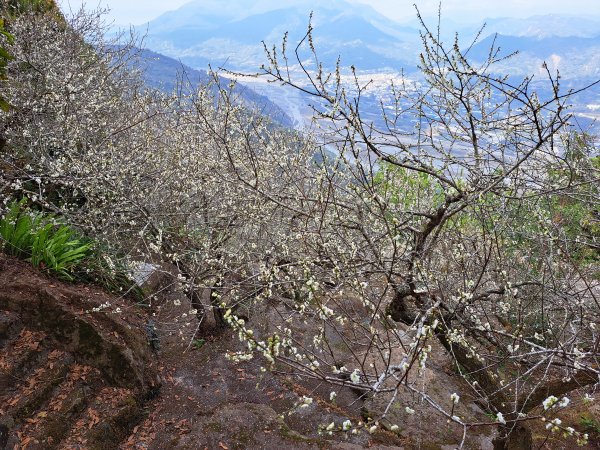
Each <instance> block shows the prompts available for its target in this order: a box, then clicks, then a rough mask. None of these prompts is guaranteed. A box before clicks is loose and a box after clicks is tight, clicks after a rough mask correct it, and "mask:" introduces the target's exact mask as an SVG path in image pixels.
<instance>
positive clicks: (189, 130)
mask: <svg viewBox="0 0 600 450" xmlns="http://www.w3.org/2000/svg"><path fill="white" fill-rule="evenodd" d="M1 14H2V17H3V22H2V28H1V30H0V31H1V35H0V47H1V51H0V99H1V102H2V103H1V106H2V110H1V111H0V168H1V171H0V200H1V201H0V212H1V214H0V248H1V249H2V252H3V253H5V254H6V255H11V256H13V257H16V258H20V259H23V260H27V261H29V262H30V263H31V264H32V265H33V266H35V267H37V268H38V269H39V270H42V271H45V272H47V273H48V274H49V275H51V276H53V277H57V278H60V279H61V280H62V281H61V282H65V283H87V284H90V285H94V286H96V287H101V288H102V289H103V290H105V291H109V292H111V293H112V294H113V295H116V296H118V297H119V303H118V305H117V303H114V304H113V303H111V302H107V303H101V304H99V305H95V306H94V308H93V310H90V311H86V313H90V314H91V313H93V314H105V315H106V316H107V317H109V318H110V317H117V318H118V317H120V315H121V314H124V313H125V311H126V312H127V314H133V315H135V317H137V318H138V319H136V320H137V322H135V321H132V322H131V323H130V327H131V328H135V327H136V326H138V328H140V327H142V328H144V327H145V328H144V329H143V330H141V329H138V332H139V333H145V335H147V336H148V345H149V346H150V347H151V348H152V350H153V351H154V353H155V354H157V355H159V356H157V357H161V356H160V355H161V351H162V350H161V349H160V345H158V342H159V341H160V340H161V339H163V340H164V342H171V341H169V339H170V340H172V341H173V340H174V341H177V342H178V343H181V341H182V339H183V342H184V343H185V345H184V349H183V350H181V353H180V354H179V353H178V354H177V355H179V356H177V358H179V359H180V360H181V361H183V362H182V364H185V361H186V358H191V357H189V356H188V354H187V353H185V351H192V350H191V349H195V350H196V351H197V352H198V353H197V355H198V354H201V353H200V352H202V351H206V352H211V353H206V354H210V355H211V357H210V358H208V357H207V358H206V359H203V360H202V361H203V364H205V366H203V367H202V369H199V373H202V374H203V376H205V377H207V378H208V377H210V376H214V377H217V376H223V377H224V379H225V378H227V382H225V381H223V385H228V386H229V388H228V389H232V390H235V389H236V388H235V387H233V388H232V387H231V386H232V384H231V383H232V379H233V377H231V376H228V375H222V372H224V371H225V370H233V369H225V367H229V366H227V364H232V365H233V364H234V363H236V364H239V367H238V366H236V367H238V368H237V369H236V370H239V371H240V373H241V374H245V373H246V372H244V371H245V370H248V371H249V373H250V374H251V376H252V377H257V382H258V379H259V378H260V377H263V376H264V377H266V378H265V379H268V380H275V381H272V383H273V385H274V386H275V385H276V386H277V388H278V389H284V388H282V387H281V386H287V387H288V390H289V391H290V392H293V393H294V395H293V396H285V395H284V394H286V395H287V393H286V392H285V391H282V397H280V399H283V400H282V401H281V402H279V403H278V401H277V400H276V395H274V396H272V397H273V398H271V396H269V397H268V398H271V399H272V401H273V404H272V405H268V408H271V407H272V409H268V408H267V407H265V406H264V404H265V402H267V400H268V398H267V397H264V396H262V397H260V399H261V400H260V401H259V400H256V402H255V403H256V404H260V405H263V406H261V407H260V408H263V409H260V408H259V409H260V411H263V412H265V411H267V412H265V415H266V416H268V423H269V427H268V429H269V430H273V429H278V430H279V431H280V432H281V430H284V429H294V430H295V429H300V428H301V427H302V426H303V422H306V423H310V425H311V427H312V429H313V432H314V436H313V437H312V438H311V439H313V438H314V439H315V440H310V439H308V440H303V439H304V438H302V439H300V441H301V442H302V444H298V447H293V446H292V447H290V448H300V445H305V444H306V446H307V448H311V447H310V446H312V445H314V446H322V447H327V446H330V447H331V448H350V447H343V446H342V447H339V446H338V447H335V445H338V444H339V442H346V441H348V442H349V443H353V444H352V445H356V446H365V447H366V446H367V445H369V443H374V445H375V444H377V445H384V444H386V445H400V443H402V445H407V446H408V447H409V448H410V447H411V446H412V447H418V446H420V445H423V446H425V444H427V442H425V441H423V439H424V436H427V432H426V430H424V429H423V426H424V424H432V423H435V424H436V426H439V428H440V430H443V431H440V433H439V435H436V436H431V445H434V444H435V445H438V446H441V445H452V446H454V447H456V448H459V447H460V448H480V447H485V446H488V447H491V446H493V448H495V449H530V448H533V447H534V446H535V447H536V448H537V447H539V446H540V445H543V443H544V442H549V443H550V444H551V445H552V446H553V447H551V448H572V447H574V446H576V445H581V446H586V445H589V446H590V447H589V448H592V447H591V446H593V445H597V442H598V434H599V433H600V428H599V426H598V423H599V422H598V421H599V420H600V418H599V416H598V409H597V407H596V406H595V400H594V397H595V396H597V394H596V389H597V387H598V380H599V375H600V365H599V359H598V358H599V345H600V334H599V333H600V329H599V327H600V201H599V198H600V156H599V149H598V148H597V146H596V144H595V137H594V136H590V135H588V134H585V133H582V132H579V131H580V130H578V129H576V128H575V127H574V126H573V122H572V116H571V112H570V109H569V101H570V99H571V96H572V95H573V93H572V92H563V91H562V90H561V85H560V80H559V78H558V76H555V75H554V74H553V72H552V71H550V70H548V71H547V73H546V74H545V76H546V77H547V79H548V83H550V85H551V86H552V89H551V90H548V91H545V92H543V93H537V92H535V91H534V90H532V88H531V86H530V79H528V78H525V79H523V80H519V81H515V80H514V77H511V78H509V77H504V76H500V75H498V74H497V72H496V69H495V67H496V65H497V64H505V60H504V59H503V58H500V57H498V54H497V53H496V49H495V48H494V47H492V48H491V49H490V50H489V52H488V54H487V57H485V58H483V59H482V61H480V62H479V63H477V65H475V63H473V62H470V61H469V60H467V58H466V56H465V53H466V50H465V51H463V50H462V49H461V47H460V45H459V41H456V43H455V44H454V45H446V44H444V43H442V42H440V41H439V40H438V35H437V34H436V32H435V31H432V30H430V29H429V28H428V27H427V24H426V23H423V22H421V27H422V36H423V48H422V54H421V63H420V70H421V72H422V73H421V75H422V80H423V82H420V83H417V84H411V85H410V86H409V85H408V84H402V83H399V84H394V85H393V86H391V87H390V92H392V94H391V96H390V98H389V99H387V103H385V104H381V108H380V109H381V120H379V121H378V122H377V123H374V122H372V121H371V120H367V119H366V118H365V117H364V116H363V109H362V107H361V94H362V93H363V92H364V91H365V89H367V86H366V85H365V84H363V83H362V82H361V81H360V78H359V77H358V75H356V73H355V72H353V73H352V74H351V75H350V77H351V80H353V83H350V84H349V83H348V82H347V78H346V77H347V76H348V74H344V78H343V77H342V73H341V69H340V68H339V67H337V68H336V67H333V70H332V72H328V71H326V69H324V68H323V66H320V65H319V64H318V61H319V55H318V53H317V51H316V49H315V47H314V44H313V43H314V40H315V39H316V33H317V31H318V30H317V29H315V30H313V29H312V28H311V27H309V29H308V32H307V34H306V35H305V36H304V38H300V39H302V41H301V45H303V47H302V48H303V51H304V52H306V54H308V55H309V56H308V58H310V61H311V62H312V63H311V64H309V63H308V62H307V59H306V58H307V56H306V54H305V53H303V54H302V55H300V54H299V53H295V52H294V49H295V48H296V45H297V44H298V43H297V42H288V40H287V38H284V41H283V46H282V48H266V49H265V58H264V61H265V62H264V65H263V66H262V68H261V69H258V68H257V70H260V73H261V76H262V77H265V78H266V79H268V80H269V81H271V82H273V83H276V84H278V85H283V86H285V87H286V88H287V89H291V90H301V91H302V92H303V94H306V95H308V96H310V97H311V98H313V99H314V103H313V104H312V106H313V109H314V118H313V122H312V126H311V127H310V128H309V129H307V130H305V131H303V132H299V131H297V130H292V129H290V128H287V127H286V126H285V125H286V124H288V123H287V122H286V121H284V122H283V123H281V122H280V123H276V122H274V121H273V120H272V119H271V118H270V117H268V116H265V115H264V114H263V113H264V110H263V108H262V107H261V105H260V103H259V102H253V101H240V95H241V94H240V92H241V91H240V89H239V88H238V87H237V86H236V84H235V82H234V81H231V80H230V79H225V78H222V77H220V76H218V74H215V76H209V77H207V78H206V80H202V81H205V83H204V82H203V83H198V82H197V81H198V80H195V79H190V78H185V77H181V78H180V79H179V80H177V81H173V84H172V87H173V89H171V90H168V89H166V90H165V88H164V84H163V85H162V86H161V87H162V90H160V89H154V87H155V86H148V84H147V83H145V80H144V67H143V66H139V65H138V66H136V61H137V59H136V52H135V51H134V48H135V47H136V45H137V42H136V40H135V39H132V40H130V41H128V42H124V41H123V40H111V39H108V38H107V37H106V36H107V34H106V30H105V29H103V28H102V26H101V23H102V22H101V20H100V19H101V15H99V14H95V13H90V12H84V11H81V12H79V13H77V14H75V15H74V16H73V17H67V18H65V17H63V15H62V14H61V13H60V12H59V11H58V10H57V8H56V6H55V5H54V3H53V2H52V1H36V0H14V1H13V0H11V1H9V2H8V3H6V2H5V3H2V9H1ZM491 45H492V46H493V45H495V43H494V42H491ZM472 48H476V49H477V50H478V51H479V48H477V47H472ZM481 54H483V53H481ZM292 65H293V66H294V68H295V69H296V70H289V69H290V66H292ZM367 84H368V83H367ZM596 86H597V85H596ZM582 87H583V86H582ZM263 106H264V105H263ZM407 123H411V124H412V125H411V126H410V127H406V124H407ZM407 130H409V131H407ZM154 278H158V279H159V280H160V281H159V282H156V283H154V282H150V281H149V280H151V279H154ZM61 286H62V285H61ZM0 289H1V288H0ZM61 289H62V288H61ZM123 302H124V303H123ZM164 305H168V308H167V309H168V311H170V312H169V314H171V315H170V316H168V318H167V316H165V315H164V314H165V313H164V311H165V309H161V308H162V307H163V306H164ZM159 306H160V307H159ZM169 308H170V309H169ZM81 309H82V310H83V309H86V308H84V307H83V306H82V308H81ZM0 312H1V311H0ZM123 317H125V316H123ZM140 317H141V318H142V319H139V318H140ZM123 320H124V319H123ZM134 322H135V323H134ZM136 324H137V325H136ZM141 324H145V325H141ZM26 325H27V324H26ZM157 330H158V331H157ZM168 345H172V344H168ZM173 345H174V344H173ZM167 348H169V349H172V348H174V347H167ZM169 351H171V350H169ZM173 351H174V350H173ZM142 353H143V354H144V358H145V357H147V355H146V350H144V351H143V352H142ZM74 354H76V352H74ZM174 354H175V353H170V354H168V355H165V354H163V356H162V357H163V358H166V359H165V360H169V361H170V364H176V361H175V360H176V359H177V358H176V357H175V356H173V355H174ZM211 361H212V363H213V364H215V365H218V370H217V368H215V369H214V370H212V367H211V366H210V365H211ZM157 366H160V364H157ZM0 369H2V365H0ZM186 370H187V371H188V373H189V372H190V371H192V369H191V368H190V365H189V364H188V365H187V366H186ZM219 371H220V372H219ZM214 372H219V374H218V375H215V374H214ZM229 373H233V372H229ZM211 374H212V375H211ZM168 376H171V375H168ZM168 376H167V375H165V379H168ZM171 378H173V377H172V376H171ZM242 378H243V377H242ZM182 379H183V378H182ZM190 379H192V378H190ZM193 379H194V380H195V381H194V383H201V380H200V381H199V378H198V377H196V378H193ZM215 379H216V378H215ZM253 380H254V378H253ZM269 382H271V381H269ZM211 383H213V382H212V381H211ZM180 384H181V383H180ZM207 384H208V383H207ZM173 385H177V383H175V382H173ZM210 386H211V389H213V388H214V389H215V393H214V396H213V399H218V403H215V404H214V405H213V407H214V409H211V410H210V412H209V413H208V414H210V417H212V418H215V420H217V421H218V420H222V421H227V420H229V419H227V417H231V416H233V413H231V411H230V410H229V409H228V408H229V405H228V403H227V401H228V397H227V395H226V394H223V391H222V389H225V388H223V386H221V387H219V386H220V385H219V386H218V385H217V383H216V382H215V384H211V385H210ZM233 386H235V385H233ZM192 387H193V388H194V389H196V390H197V391H198V392H200V391H201V390H200V386H198V385H194V386H192ZM190 389H191V388H190ZM263 390H264V389H263ZM169 392H174V391H169ZM190 392H194V391H193V390H192V391H190ZM202 392H203V393H202V394H199V393H198V396H199V397H198V398H200V396H201V395H204V397H202V398H203V399H206V401H207V402H210V401H211V397H210V396H208V395H206V393H205V391H202ZM225 392H227V391H226V390H225ZM261 392H262V391H261ZM265 392H267V391H265ZM278 392H279V391H278ZM263 394H264V392H263ZM173 395H177V396H180V395H181V394H180V391H177V394H173ZM193 395H196V394H190V393H189V392H188V393H186V398H188V400H189V401H190V402H194V401H195V400H190V398H194V397H193ZM220 395H223V396H224V397H221V396H220ZM236 395H237V394H236ZM244 395H245V394H244ZM257 395H258V394H257ZM261 395H262V394H261ZM348 396H352V400H351V401H348V402H346V400H345V399H347V398H348ZM232 398H235V399H236V401H238V402H239V401H240V400H239V399H240V397H239V396H234V397H232ZM243 398H244V402H248V403H249V404H253V402H252V401H251V399H250V400H248V398H247V397H243ZM336 399H337V400H336ZM342 399H344V402H346V403H344V404H343V405H342ZM229 400H231V399H229ZM215 402H217V400H215ZM336 402H338V403H336ZM173 403H175V404H176V403H177V402H175V401H173ZM195 404H196V405H199V404H198V403H195ZM357 405H359V406H358V407H357ZM1 408H2V406H1V405H0V409H1ZM198 408H200V406H198ZM352 408H354V409H352ZM245 410H248V411H253V410H252V408H250V407H247V408H246V407H245ZM223 411H225V412H223ZM226 411H230V412H229V413H227V414H230V416H227V414H226ZM236 411H237V410H236ZM275 411H276V412H275ZM323 411H326V413H323ZM179 413H181V411H180V412H179ZM238 413H239V411H238ZM248 414H250V413H248ZM252 414H254V413H252ZM328 414H329V415H328ZM256 415H259V413H256ZM303 415H305V416H306V417H307V418H306V419H299V417H300V418H302V417H303ZM25 417H26V416H23V417H22V418H21V419H19V420H22V421H23V422H22V423H26V422H25ZM149 417H153V416H152V415H150V416H149ZM253 417H254V418H253V420H255V419H256V417H255V416H253ZM582 417H583V418H582ZM155 419H156V423H158V422H159V421H160V418H157V417H155ZM185 419H186V420H187V419H189V417H185ZM148 420H150V419H148ZM153 420H154V419H153ZM199 420H200V419H199ZM202 420H205V422H202V423H203V426H204V427H206V429H209V428H210V427H211V426H212V427H213V428H212V431H213V432H215V426H214V425H211V423H213V422H212V420H213V419H210V421H208V419H206V418H205V419H202ZM188 421H189V420H188ZM192 422H193V421H192ZM15 423H16V424H17V425H19V423H18V420H17V422H15ZM219 423H220V422H219ZM0 425H2V422H0ZM3 426H4V425H3ZM6 426H7V427H8V425H6ZM11 426H12V425H11ZM181 426H183V425H181ZM186 426H187V425H186ZM218 426H221V427H224V428H227V427H228V425H227V424H222V423H220V425H218ZM265 426H266V425H265ZM294 426H295V427H296V428H294ZM428 426H429V425H428ZM257 427H258V425H257ZM286 427H288V428H286ZM7 429H8V428H7ZM261 429H262V428H261ZM265 429H267V428H265ZM415 430H418V439H419V441H418V442H419V444H418V445H417V444H416V442H417V441H416V440H415V439H417V437H415V433H416V431H415ZM267 431H268V430H267ZM2 432H3V431H2V429H0V433H2ZM196 432H197V433H198V435H201V433H200V432H199V431H196ZM196 432H195V433H196ZM219 432H221V431H219ZM228 432H229V431H228ZM270 432H271V431H269V432H268V433H267V432H265V433H266V434H265V433H263V434H261V433H259V432H257V433H256V435H257V436H259V438H260V439H262V438H263V437H265V436H267V435H268V434H269V433H270ZM303 432H306V433H307V434H308V433H309V431H307V430H304V431H303ZM294 433H296V431H294ZM125 434H126V433H124V435H125ZM183 434H185V433H183ZM292 434H293V433H292ZM194 435H195V434H194ZM277 436H280V435H277ZM294 436H295V437H297V435H296V434H293V436H292V437H290V435H289V434H288V435H286V436H284V437H282V438H281V439H282V441H281V442H285V443H286V444H285V445H288V444H289V445H292V444H290V441H289V439H292V438H294ZM377 436H379V437H377ZM381 436H383V437H381ZM155 438H156V436H155ZM259 438H256V439H259ZM13 439H16V438H13ZM156 439H164V437H158V438H156ZM236 439H238V441H237V442H238V443H239V445H240V446H239V448H244V444H243V439H242V438H240V437H239V436H238V438H236ZM273 439H274V440H272V441H269V442H271V444H269V443H266V444H265V443H263V444H261V445H265V448H275V447H274V446H275V445H284V444H275V442H280V441H278V440H277V439H279V437H277V438H276V439H275V438H273ZM319 439H323V441H321V440H319ZM377 439H379V440H377ZM0 442H1V441H0ZM11 442H12V441H11ZM157 442H158V441H157ZM161 442H162V443H155V444H154V445H155V446H156V447H152V448H161V445H162V446H163V447H162V448H165V447H164V445H167V444H165V443H164V441H161ZM181 442H183V441H181ZM216 442H219V446H220V447H221V448H227V446H226V445H225V443H223V442H220V441H218V440H217V441H215V442H214V443H213V444H215V445H216ZM256 442H258V441H256ZM261 442H262V441H261ZM335 442H337V443H338V444H335V445H334V443H335ZM220 444H223V445H225V446H223V445H220ZM40 445H41V444H40ZM45 445H50V446H52V445H58V444H57V443H52V442H50V443H48V442H46V444H45ZM123 445H125V444H123ZM130 445H133V444H131V442H130ZM186 445H187V444H186ZM190 445H191V444H190ZM248 445H250V444H248ZM256 445H258V444H256ZM269 445H272V446H271V447H269ZM340 445H341V444H340ZM348 445H350V444H348ZM173 447H174V448H175V447H176V445H173ZM40 448H43V447H40ZM111 448H112V447H111ZM115 448H116V447H115ZM181 448H184V445H183V444H181ZM215 448H217V447H215ZM247 448H252V446H249V447H247ZM257 448H258V447H257ZM313 448H314V447H313ZM352 448H354V447H352ZM381 448H384V447H381ZM392 448H393V447H392Z"/></svg>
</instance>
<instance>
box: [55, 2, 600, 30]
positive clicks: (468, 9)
mask: <svg viewBox="0 0 600 450" xmlns="http://www.w3.org/2000/svg"><path fill="white" fill-rule="evenodd" d="M81 1H82V0H59V3H60V4H61V5H62V7H63V9H68V7H69V4H70V5H71V8H78V7H79V6H80V5H81ZM97 1H98V0H88V1H86V5H87V7H91V6H94V5H96V4H97V3H95V2H97ZM189 1H190V0H167V1H165V0H99V2H100V5H101V6H107V7H109V8H110V9H111V12H110V14H109V19H110V20H114V22H115V24H116V25H128V24H133V25H139V24H142V23H145V22H147V21H149V20H151V19H154V18H156V17H158V16H159V15H160V14H162V13H164V12H166V11H169V10H173V9H177V8H178V7H180V6H181V5H184V4H185V3H189ZM221 1H223V2H227V1H228V0H221ZM286 1H287V0H278V1H277V2H276V4H278V5H281V6H283V5H284V4H285V3H286ZM318 1H319V0H315V2H318ZM321 1H322V0H321ZM348 1H350V2H352V3H366V4H369V5H371V6H373V7H374V8H375V9H377V10H379V11H380V12H381V13H383V14H385V15H387V16H388V17H390V18H392V19H398V20H407V19H411V18H413V17H414V8H413V6H412V5H413V3H416V4H417V5H418V6H419V9H420V10H421V12H422V13H423V14H424V15H430V14H435V13H436V12H437V8H438V3H439V0H348ZM247 2H248V4H249V5H250V4H252V3H254V2H253V0H247ZM442 11H443V12H444V14H445V17H448V18H450V19H453V20H460V21H463V20H469V21H479V20H481V19H483V18H486V17H504V16H509V17H527V16H531V15H536V14H550V13H564V14H579V15H595V16H600V0H443V3H442Z"/></svg>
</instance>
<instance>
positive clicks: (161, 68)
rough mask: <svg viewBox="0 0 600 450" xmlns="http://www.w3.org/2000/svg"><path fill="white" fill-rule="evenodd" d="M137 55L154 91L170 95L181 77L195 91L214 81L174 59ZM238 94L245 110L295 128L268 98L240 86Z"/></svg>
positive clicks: (140, 52)
mask: <svg viewBox="0 0 600 450" xmlns="http://www.w3.org/2000/svg"><path fill="white" fill-rule="evenodd" d="M135 52H136V58H135V60H136V64H137V65H138V68H139V69H140V70H141V73H142V77H143V79H144V81H145V83H146V84H147V85H148V86H149V87H151V88H154V89H160V90H163V91H166V92H171V91H173V90H174V89H175V88H176V85H177V79H178V77H185V80H186V81H187V82H189V83H190V84H191V86H192V87H195V86H198V85H201V84H207V83H208V82H209V81H211V77H210V75H209V74H208V73H207V72H206V71H204V70H198V69H194V68H192V67H189V66H187V65H185V64H182V63H181V62H180V61H177V60H176V59H174V58H170V57H168V56H165V55H162V54H160V53H157V52H154V51H151V50H147V49H145V50H140V49H136V50H135ZM222 83H223V85H224V86H226V85H227V84H228V83H229V81H228V80H227V79H225V78H223V79H222ZM215 89H216V88H215ZM235 91H236V93H237V94H238V95H239V96H240V98H241V100H242V101H243V102H244V103H245V104H246V106H248V107H250V108H252V109H256V110H258V111H260V112H261V113H262V114H264V115H266V116H269V117H270V118H271V119H273V120H274V121H275V122H277V123H279V124H281V125H283V126H286V127H292V126H293V121H292V119H290V117H289V116H288V115H287V114H286V113H285V112H284V111H283V109H281V108H280V107H279V106H277V105H276V104H275V103H273V102H271V101H270V100H269V99H268V98H267V97H265V96H263V95H260V94H257V93H256V92H254V91H253V90H252V89H251V88H249V87H247V86H245V85H243V84H241V83H237V84H236V87H235Z"/></svg>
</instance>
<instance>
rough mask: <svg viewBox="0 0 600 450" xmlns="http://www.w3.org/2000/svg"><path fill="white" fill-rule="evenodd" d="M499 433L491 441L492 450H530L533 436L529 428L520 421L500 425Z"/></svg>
mask: <svg viewBox="0 0 600 450" xmlns="http://www.w3.org/2000/svg"><path fill="white" fill-rule="evenodd" d="M498 431H499V433H500V434H499V435H498V437H496V438H495V439H494V440H493V441H492V442H493V444H494V450H531V448H532V447H533V438H532V435H531V430H530V429H529V428H528V427H527V426H525V425H524V424H522V423H513V424H510V423H509V424H507V425H501V426H500V427H499V429H498Z"/></svg>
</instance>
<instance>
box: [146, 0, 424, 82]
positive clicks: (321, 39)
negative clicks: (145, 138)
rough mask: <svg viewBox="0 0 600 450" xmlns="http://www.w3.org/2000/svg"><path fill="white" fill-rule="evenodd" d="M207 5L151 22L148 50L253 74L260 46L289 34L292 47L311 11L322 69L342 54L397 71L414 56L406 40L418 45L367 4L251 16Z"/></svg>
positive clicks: (300, 6) (305, 6)
mask: <svg viewBox="0 0 600 450" xmlns="http://www.w3.org/2000/svg"><path fill="white" fill-rule="evenodd" d="M212 3H214V2H210V1H209V2H203V1H194V2H191V3H189V4H187V5H185V6H183V7H182V8H180V9H179V10H177V11H171V12H168V13H166V14H164V15H162V16H160V17H158V18H157V19H155V20H153V21H151V22H150V23H149V24H148V34H147V38H146V42H147V45H148V47H150V48H153V49H155V50H157V51H160V52H162V53H166V54H169V55H170V56H176V57H178V58H181V60H182V61H184V62H186V63H187V64H190V65H192V66H194V67H202V66H204V65H205V64H206V63H207V62H208V61H211V62H213V63H216V64H218V65H220V66H225V67H228V68H232V69H234V70H256V69H257V68H258V66H260V64H259V62H260V61H264V52H263V47H262V44H261V42H262V41H265V42H266V43H267V44H269V45H272V44H280V43H281V39H282V37H283V35H284V33H285V32H288V33H289V42H290V47H292V45H293V46H295V43H296V42H298V41H299V40H300V39H302V37H303V36H304V34H305V33H306V30H307V27H308V22H309V14H310V12H311V10H312V12H313V26H314V29H315V32H314V37H315V44H316V46H317V49H318V51H319V58H320V62H321V63H323V64H324V65H325V66H328V67H333V66H335V64H336V61H337V57H338V55H341V57H342V59H343V60H344V61H345V62H346V65H348V66H349V65H351V64H354V65H355V66H357V67H358V68H359V69H364V70H376V69H381V68H384V67H388V68H396V69H398V68H400V67H401V66H402V65H405V66H411V65H412V61H413V60H414V59H415V57H416V54H414V49H415V46H414V45H413V44H414V42H411V43H410V45H408V44H407V41H410V40H412V41H416V40H418V32H417V30H415V29H412V28H407V27H401V26H399V25H397V24H395V23H394V22H393V21H391V20H389V19H388V18H386V17H384V16H383V15H381V14H379V13H377V12H376V11H375V10H374V9H373V8H371V7H369V6H367V5H354V4H350V3H348V2H346V1H345V0H333V1H329V2H327V3H323V4H319V5H318V6H317V5H315V3H314V2H312V3H311V2H308V1H302V0H298V1H292V2H286V4H285V5H279V6H277V4H275V3H274V2H269V1H262V2H260V1H259V2H257V5H255V6H254V7H251V8H250V12H246V13H244V14H240V13H237V14H234V13H233V8H232V7H231V4H229V5H228V7H227V8H226V9H225V10H222V11H219V10H218V9H216V8H214V7H213V6H214V5H212ZM237 3H240V2H239V0H232V4H234V5H235V4H237ZM290 3H291V5H290ZM261 5H262V7H261ZM267 5H272V8H271V9H269V8H268V7H266V6H267ZM240 9H241V10H242V11H247V10H248V8H240ZM252 11H255V12H254V13H251V12H252ZM290 50H293V47H292V48H290Z"/></svg>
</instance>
